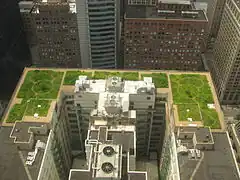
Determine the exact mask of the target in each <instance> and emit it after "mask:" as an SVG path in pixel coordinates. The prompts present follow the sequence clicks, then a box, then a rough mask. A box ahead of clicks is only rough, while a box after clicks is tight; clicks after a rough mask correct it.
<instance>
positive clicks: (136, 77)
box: [121, 72, 139, 81]
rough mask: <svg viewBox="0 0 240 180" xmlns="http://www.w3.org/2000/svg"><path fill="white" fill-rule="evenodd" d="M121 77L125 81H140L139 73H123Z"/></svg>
mask: <svg viewBox="0 0 240 180" xmlns="http://www.w3.org/2000/svg"><path fill="white" fill-rule="evenodd" d="M121 77H122V78H123V80H129V81H138V80H139V74H138V72H122V73H121Z"/></svg>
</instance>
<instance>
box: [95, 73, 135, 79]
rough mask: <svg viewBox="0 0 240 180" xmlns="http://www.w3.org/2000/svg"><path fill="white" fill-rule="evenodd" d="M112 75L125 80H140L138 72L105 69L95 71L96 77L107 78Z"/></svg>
mask: <svg viewBox="0 0 240 180" xmlns="http://www.w3.org/2000/svg"><path fill="white" fill-rule="evenodd" d="M111 76H119V77H122V78H123V79H124V80H132V81H137V80H139V76H138V72H104V71H95V72H94V77H93V78H94V79H106V78H108V77H111Z"/></svg>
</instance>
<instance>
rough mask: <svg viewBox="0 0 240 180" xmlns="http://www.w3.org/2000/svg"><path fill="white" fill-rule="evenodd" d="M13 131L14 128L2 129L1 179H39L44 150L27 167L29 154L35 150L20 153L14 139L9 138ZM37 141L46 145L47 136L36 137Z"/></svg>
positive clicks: (0, 151)
mask: <svg viewBox="0 0 240 180" xmlns="http://www.w3.org/2000/svg"><path fill="white" fill-rule="evenodd" d="M11 131H12V127H0V142H1V148H0V179H6V180H7V179H9V180H12V179H17V180H27V179H29V176H30V177H31V179H37V177H38V174H39V170H40V166H41V162H42V158H43V154H44V150H39V151H38V153H37V156H36V159H35V161H34V163H33V165H32V166H25V161H26V160H27V156H28V152H30V151H34V149H32V150H29V151H25V150H24V151H19V150H18V149H17V146H16V144H14V139H12V138H10V137H9V136H10V133H11ZM35 140H40V141H41V142H44V143H46V141H47V136H35ZM26 170H27V171H28V175H27V173H26Z"/></svg>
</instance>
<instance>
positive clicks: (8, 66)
mask: <svg viewBox="0 0 240 180" xmlns="http://www.w3.org/2000/svg"><path fill="white" fill-rule="evenodd" d="M0 21H1V25H0V83H1V84H2V85H3V84H4V87H2V88H0V99H1V100H8V99H9V98H10V97H11V94H12V92H13V90H14V88H15V86H16V83H17V82H18V79H19V77H20V75H21V74H22V71H23V69H24V67H25V66H28V65H30V64H31V61H30V59H31V58H30V51H29V48H28V46H27V42H26V36H25V33H24V31H23V23H22V21H21V15H20V13H19V7H18V4H17V1H15V0H1V1H0Z"/></svg>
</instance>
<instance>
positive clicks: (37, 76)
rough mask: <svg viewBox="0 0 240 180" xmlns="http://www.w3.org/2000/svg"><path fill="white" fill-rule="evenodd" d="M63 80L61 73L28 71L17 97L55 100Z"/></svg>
mask: <svg viewBox="0 0 240 180" xmlns="http://www.w3.org/2000/svg"><path fill="white" fill-rule="evenodd" d="M62 78H63V72H56V71H51V70H34V71H29V72H28V73H27V75H26V77H25V79H24V83H23V84H22V86H21V88H20V90H19V92H18V95H17V97H18V98H24V99H30V98H44V99H56V98H57V95H58V91H59V88H60V85H61V81H62Z"/></svg>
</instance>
